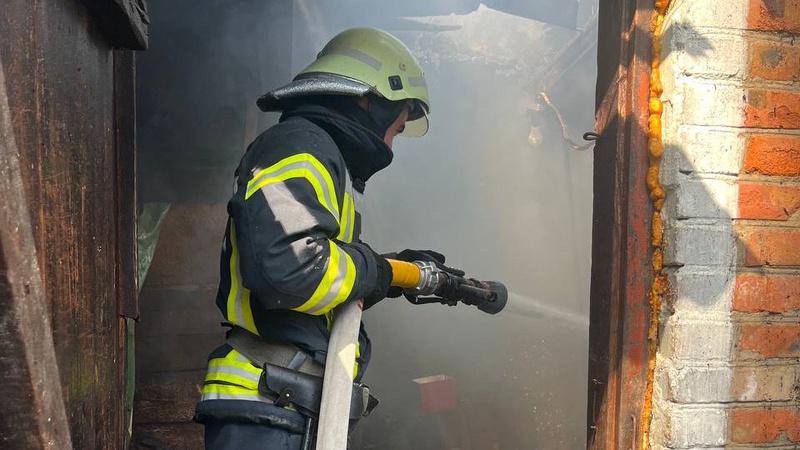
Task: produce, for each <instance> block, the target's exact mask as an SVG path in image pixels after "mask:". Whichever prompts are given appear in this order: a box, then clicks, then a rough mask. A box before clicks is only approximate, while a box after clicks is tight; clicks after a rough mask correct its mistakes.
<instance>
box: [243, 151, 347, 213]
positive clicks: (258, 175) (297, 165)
mask: <svg viewBox="0 0 800 450" xmlns="http://www.w3.org/2000/svg"><path fill="white" fill-rule="evenodd" d="M292 178H303V179H306V180H307V181H308V182H309V183H311V186H312V187H313V188H314V192H315V194H316V196H317V200H318V201H319V202H320V204H321V205H322V206H324V207H325V209H327V210H328V211H329V212H330V213H331V214H332V215H333V216H334V217H335V218H336V222H337V223H338V222H339V204H338V202H337V201H336V189H335V187H334V184H333V178H331V175H330V173H328V170H327V169H326V168H325V166H323V165H322V163H321V162H319V160H318V159H317V158H315V157H314V156H313V155H311V154H309V153H299V154H297V155H293V156H290V157H288V158H284V159H282V160H280V161H278V162H277V163H275V164H273V165H271V166H269V167H267V168H266V169H261V170H258V169H255V170H254V173H253V178H252V179H251V180H250V181H248V182H247V192H246V193H245V197H244V198H245V200H247V199H249V198H250V197H251V196H252V195H253V194H255V193H256V192H258V191H259V190H260V189H262V188H263V187H265V186H268V185H270V184H272V183H283V182H285V181H286V180H289V179H292Z"/></svg>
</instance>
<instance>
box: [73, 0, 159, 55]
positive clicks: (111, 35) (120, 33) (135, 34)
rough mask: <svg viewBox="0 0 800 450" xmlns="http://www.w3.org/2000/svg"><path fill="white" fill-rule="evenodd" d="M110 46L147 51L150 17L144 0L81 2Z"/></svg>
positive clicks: (91, 0) (88, 0)
mask: <svg viewBox="0 0 800 450" xmlns="http://www.w3.org/2000/svg"><path fill="white" fill-rule="evenodd" d="M82 1H83V3H84V4H85V5H86V8H87V9H88V10H89V11H90V12H91V13H92V14H93V15H94V18H95V24H96V26H97V28H99V29H100V30H101V31H103V33H104V34H105V35H106V36H107V37H108V40H109V42H110V43H111V45H113V46H114V47H117V48H127V49H131V50H147V47H148V45H149V39H148V25H149V24H150V15H149V14H148V12H147V3H146V2H145V0H82Z"/></svg>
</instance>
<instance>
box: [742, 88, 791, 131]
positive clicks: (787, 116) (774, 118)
mask: <svg viewBox="0 0 800 450" xmlns="http://www.w3.org/2000/svg"><path fill="white" fill-rule="evenodd" d="M746 102H747V107H746V108H745V126H748V127H755V128H800V92H788V91H770V90H765V89H751V90H750V91H749V92H748V93H747V99H746Z"/></svg>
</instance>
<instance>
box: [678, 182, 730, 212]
mask: <svg viewBox="0 0 800 450" xmlns="http://www.w3.org/2000/svg"><path fill="white" fill-rule="evenodd" d="M679 180H680V181H679V183H678V186H677V188H673V189H672V190H671V192H674V195H673V197H674V199H675V201H676V209H677V211H676V216H675V217H676V218H677V219H687V218H718V219H725V218H727V219H730V218H732V217H736V216H737V214H738V203H739V187H738V184H737V183H736V182H735V181H734V180H719V179H708V178H706V179H702V178H695V177H690V176H686V175H680V176H679Z"/></svg>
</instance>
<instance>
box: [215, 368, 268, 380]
mask: <svg viewBox="0 0 800 450" xmlns="http://www.w3.org/2000/svg"><path fill="white" fill-rule="evenodd" d="M208 373H225V374H228V375H236V376H239V377H242V378H244V379H246V380H250V381H255V382H256V383H258V380H259V378H261V376H260V375H257V374H254V373H252V372H248V371H246V370H244V369H240V368H238V367H232V366H209V368H208Z"/></svg>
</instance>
